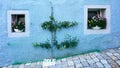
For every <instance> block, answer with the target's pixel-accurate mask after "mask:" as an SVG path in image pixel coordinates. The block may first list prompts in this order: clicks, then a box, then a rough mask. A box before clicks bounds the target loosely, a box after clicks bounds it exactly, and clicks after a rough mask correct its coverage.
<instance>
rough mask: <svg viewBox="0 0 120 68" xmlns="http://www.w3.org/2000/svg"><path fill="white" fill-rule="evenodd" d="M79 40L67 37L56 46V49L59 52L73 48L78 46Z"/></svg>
mask: <svg viewBox="0 0 120 68" xmlns="http://www.w3.org/2000/svg"><path fill="white" fill-rule="evenodd" d="M78 42H79V40H78V39H77V38H76V37H71V36H69V37H68V38H67V39H65V40H64V41H63V42H61V43H60V44H58V45H56V47H57V49H59V50H61V49H62V48H64V49H67V48H73V47H76V46H77V45H78Z"/></svg>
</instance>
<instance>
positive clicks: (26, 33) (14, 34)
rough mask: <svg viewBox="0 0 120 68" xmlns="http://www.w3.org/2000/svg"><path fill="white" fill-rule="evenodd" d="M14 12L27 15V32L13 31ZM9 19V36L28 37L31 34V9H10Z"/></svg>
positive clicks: (8, 12)
mask: <svg viewBox="0 0 120 68" xmlns="http://www.w3.org/2000/svg"><path fill="white" fill-rule="evenodd" d="M12 14H24V15H25V32H12V30H11V25H12V24H11V20H12V16H11V15H12ZM7 20H8V37H28V36H29V33H30V31H29V11H28V10H8V11H7Z"/></svg>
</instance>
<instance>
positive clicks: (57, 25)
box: [33, 2, 79, 59]
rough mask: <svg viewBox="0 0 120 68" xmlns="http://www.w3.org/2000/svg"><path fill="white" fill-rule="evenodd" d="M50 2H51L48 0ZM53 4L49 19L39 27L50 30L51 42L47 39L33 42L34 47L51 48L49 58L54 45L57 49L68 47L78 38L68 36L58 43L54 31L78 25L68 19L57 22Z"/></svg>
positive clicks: (73, 45)
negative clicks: (41, 41)
mask: <svg viewBox="0 0 120 68" xmlns="http://www.w3.org/2000/svg"><path fill="white" fill-rule="evenodd" d="M50 3H51V2H50ZM51 5H52V3H51ZM53 10H54V9H53V6H51V16H50V20H49V21H45V22H43V23H42V25H41V27H42V29H44V30H48V31H50V32H51V43H49V42H48V41H47V42H45V43H33V46H34V47H42V48H46V49H51V59H52V58H53V47H54V46H55V47H56V48H57V49H59V50H60V49H62V48H70V47H75V46H77V44H78V42H79V40H78V39H77V38H76V37H71V36H68V37H67V38H66V40H65V41H63V42H61V43H60V44H58V41H57V40H56V32H57V31H60V30H61V29H64V28H66V29H67V28H70V27H73V26H76V25H78V23H77V22H69V21H61V22H58V21H56V20H55V18H54V11H53Z"/></svg>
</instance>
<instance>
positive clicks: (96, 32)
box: [84, 5, 110, 34]
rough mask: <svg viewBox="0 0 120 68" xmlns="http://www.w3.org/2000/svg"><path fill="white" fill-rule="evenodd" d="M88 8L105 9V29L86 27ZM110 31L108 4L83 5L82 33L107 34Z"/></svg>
mask: <svg viewBox="0 0 120 68" xmlns="http://www.w3.org/2000/svg"><path fill="white" fill-rule="evenodd" d="M90 8H98V9H105V13H106V15H105V17H106V19H107V26H106V29H102V30H92V29H88V28H87V24H88V23H87V20H88V9H90ZM108 33H110V5H85V6H84V34H108Z"/></svg>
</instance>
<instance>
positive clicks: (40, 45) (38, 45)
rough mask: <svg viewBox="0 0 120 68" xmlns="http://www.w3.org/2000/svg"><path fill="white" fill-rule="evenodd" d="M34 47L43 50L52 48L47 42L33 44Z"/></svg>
mask: <svg viewBox="0 0 120 68" xmlns="http://www.w3.org/2000/svg"><path fill="white" fill-rule="evenodd" d="M33 46H34V47H42V48H46V49H49V48H51V45H50V43H49V42H45V43H33Z"/></svg>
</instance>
